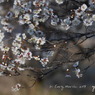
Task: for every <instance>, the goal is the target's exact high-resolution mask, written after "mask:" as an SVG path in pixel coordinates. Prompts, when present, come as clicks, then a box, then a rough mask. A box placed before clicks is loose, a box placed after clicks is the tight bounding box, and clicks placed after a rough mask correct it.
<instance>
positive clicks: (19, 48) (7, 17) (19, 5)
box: [0, 0, 95, 91]
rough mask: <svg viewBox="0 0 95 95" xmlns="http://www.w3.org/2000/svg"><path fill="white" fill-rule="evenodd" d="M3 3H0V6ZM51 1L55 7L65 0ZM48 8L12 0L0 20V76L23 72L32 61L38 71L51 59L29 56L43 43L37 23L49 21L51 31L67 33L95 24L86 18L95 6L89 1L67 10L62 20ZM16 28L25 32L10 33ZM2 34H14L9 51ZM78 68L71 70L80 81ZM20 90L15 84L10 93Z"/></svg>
mask: <svg viewBox="0 0 95 95" xmlns="http://www.w3.org/2000/svg"><path fill="white" fill-rule="evenodd" d="M5 1H6V0H1V1H0V3H3V2H5ZM8 1H9V0H7V2H8ZM54 1H55V2H56V3H57V4H59V5H61V4H63V3H64V2H65V0H54ZM77 1H79V0H77ZM49 5H50V0H13V6H12V7H11V8H10V9H9V11H6V12H7V13H6V12H5V14H4V16H3V15H1V16H0V52H1V54H2V58H1V61H2V62H0V70H1V72H0V76H2V75H4V72H3V71H8V72H12V73H13V72H15V71H16V69H17V70H19V71H22V70H24V68H21V65H25V64H26V63H27V61H31V60H32V59H34V60H36V61H39V62H40V63H41V65H42V67H46V66H47V65H48V62H49V56H52V55H53V53H54V52H52V53H45V54H47V55H46V56H44V57H42V56H40V54H38V55H35V54H34V55H33V52H32V49H35V50H40V49H42V47H43V46H44V45H45V43H46V36H45V34H44V33H43V31H44V29H42V27H41V26H40V23H44V24H45V22H47V21H49V22H50V23H49V24H50V26H51V27H52V26H53V27H54V28H55V27H56V26H60V28H61V29H63V30H68V29H70V28H71V27H74V26H77V25H79V24H80V23H83V25H85V26H91V25H92V24H93V22H95V13H94V14H90V12H89V11H93V8H92V7H94V6H95V2H93V0H89V6H88V5H87V4H82V5H80V6H79V7H78V8H77V9H73V10H70V14H69V15H67V16H65V17H63V18H60V16H59V15H58V14H56V13H55V12H54V9H53V8H51V7H50V6H49ZM17 25H19V26H21V27H24V26H27V29H25V30H22V31H17V33H14V31H13V30H15V28H16V26H17ZM18 32H20V33H18ZM6 33H10V34H12V33H13V35H14V34H15V36H14V38H13V40H12V41H10V43H11V46H10V47H9V46H7V45H6V44H5V43H4V38H5V36H6ZM29 45H30V47H29ZM54 47H56V45H55V46H54ZM10 52H12V57H13V58H12V57H10V54H9V53H10ZM78 65H79V62H76V63H75V64H74V65H73V67H74V68H75V74H76V76H77V77H78V78H80V77H82V74H80V72H81V71H80V69H79V68H77V66H78ZM67 71H68V70H67ZM9 75H10V73H9ZM20 87H21V85H20V84H17V85H16V86H15V87H12V90H13V91H18V90H19V88H20Z"/></svg>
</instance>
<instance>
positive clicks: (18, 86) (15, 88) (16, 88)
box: [11, 83, 21, 92]
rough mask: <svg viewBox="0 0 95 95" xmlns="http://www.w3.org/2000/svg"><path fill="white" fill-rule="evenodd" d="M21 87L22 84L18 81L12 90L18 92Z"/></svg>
mask: <svg viewBox="0 0 95 95" xmlns="http://www.w3.org/2000/svg"><path fill="white" fill-rule="evenodd" d="M20 88H21V84H20V83H17V84H16V85H15V86H14V87H12V88H11V90H12V91H13V92H17V91H19V90H20Z"/></svg>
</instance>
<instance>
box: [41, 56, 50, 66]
mask: <svg viewBox="0 0 95 95" xmlns="http://www.w3.org/2000/svg"><path fill="white" fill-rule="evenodd" d="M40 62H41V64H42V66H43V67H45V66H46V65H47V63H48V62H49V59H48V58H41V60H40Z"/></svg>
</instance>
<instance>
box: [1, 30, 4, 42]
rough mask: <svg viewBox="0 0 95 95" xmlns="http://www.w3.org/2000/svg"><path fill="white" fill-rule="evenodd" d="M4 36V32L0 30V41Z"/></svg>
mask: <svg viewBox="0 0 95 95" xmlns="http://www.w3.org/2000/svg"><path fill="white" fill-rule="evenodd" d="M4 37H5V35H4V32H1V30H0V42H1V41H2V40H3V38H4Z"/></svg>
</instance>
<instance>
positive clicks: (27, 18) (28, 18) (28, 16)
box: [23, 14, 31, 21]
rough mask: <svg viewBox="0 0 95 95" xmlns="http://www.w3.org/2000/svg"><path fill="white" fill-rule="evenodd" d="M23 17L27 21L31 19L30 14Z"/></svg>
mask: <svg viewBox="0 0 95 95" xmlns="http://www.w3.org/2000/svg"><path fill="white" fill-rule="evenodd" d="M23 19H25V20H26V21H29V20H31V16H30V14H25V15H24V17H23Z"/></svg>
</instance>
